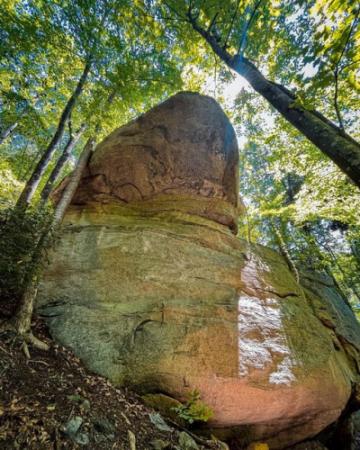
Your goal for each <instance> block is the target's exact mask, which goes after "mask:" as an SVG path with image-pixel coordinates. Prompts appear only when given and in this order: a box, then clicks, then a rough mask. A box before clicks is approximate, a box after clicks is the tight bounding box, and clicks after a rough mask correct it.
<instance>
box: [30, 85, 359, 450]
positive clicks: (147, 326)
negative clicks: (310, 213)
mask: <svg viewBox="0 0 360 450" xmlns="http://www.w3.org/2000/svg"><path fill="white" fill-rule="evenodd" d="M237 172H238V168H237V147H236V141H235V137H234V132H233V130H232V128H231V125H230V123H229V122H228V120H227V119H226V117H225V115H224V113H223V112H222V111H221V109H220V107H219V106H218V105H217V104H216V103H215V102H214V101H213V100H211V99H209V98H207V97H202V96H199V95H195V94H190V93H181V94H178V95H176V96H174V97H172V98H171V99H170V100H168V101H167V102H165V103H163V104H162V105H159V106H158V107H157V108H155V109H153V110H151V111H150V112H149V113H147V114H145V115H144V116H142V117H141V118H140V119H138V120H136V121H134V122H132V123H131V124H129V125H127V126H125V127H122V128H120V129H118V130H116V131H114V132H113V133H112V134H111V135H110V136H109V137H108V138H107V139H105V141H104V142H102V143H101V144H100V145H99V146H98V148H97V150H96V152H95V154H94V155H93V157H92V159H91V161H90V163H89V167H88V171H87V173H86V174H84V177H83V180H82V183H81V186H80V188H79V190H78V192H77V194H76V196H75V198H74V201H73V204H72V206H71V207H70V208H69V210H68V213H67V215H66V218H65V222H64V228H63V233H62V238H61V240H60V242H59V244H58V246H57V248H56V250H55V251H54V252H53V254H52V257H51V265H50V267H49V268H48V270H47V272H46V274H45V276H44V279H43V283H42V286H41V289H40V292H39V298H38V311H39V312H40V313H41V314H43V315H45V316H47V320H48V324H49V327H50V330H51V332H52V334H53V335H54V336H55V338H56V339H57V340H59V341H60V342H61V343H63V344H65V345H67V346H70V347H71V348H72V349H73V350H74V352H75V353H76V354H77V355H78V356H79V357H81V358H82V359H83V360H84V361H85V363H86V364H87V365H88V367H89V368H91V369H92V370H94V371H96V372H98V373H101V374H103V375H106V376H107V377H109V378H110V379H111V380H112V381H114V382H115V383H120V384H126V385H131V386H133V387H135V388H136V389H138V390H139V391H140V392H142V393H149V392H150V393H151V392H152V393H156V392H162V393H165V394H167V395H170V396H173V397H175V398H177V399H180V400H181V399H184V398H186V395H187V393H188V392H189V391H191V390H193V389H195V388H196V389H199V390H200V392H201V395H202V400H203V401H204V402H205V403H206V404H208V405H209V406H211V408H212V409H213V411H214V413H215V414H214V418H213V419H212V421H211V423H210V425H211V426H212V427H213V428H214V429H217V430H218V432H219V435H221V431H224V432H225V433H226V434H229V432H231V433H233V435H238V436H240V437H241V436H245V437H246V439H247V440H248V442H249V443H250V442H252V441H255V440H263V441H266V442H267V443H268V444H269V446H270V448H271V449H272V448H274V449H276V448H284V447H286V446H290V445H293V444H296V443H297V442H300V441H301V440H303V439H305V438H310V437H312V436H315V435H316V434H317V433H318V432H320V431H321V430H322V429H324V428H325V427H326V426H327V425H329V424H331V423H332V422H334V421H335V420H336V419H337V418H338V417H339V416H340V414H341V412H342V411H343V409H344V408H345V406H346V404H347V402H348V400H349V397H350V394H351V387H352V384H354V383H356V382H357V380H358V367H359V357H358V356H359V349H360V332H359V326H358V324H357V322H356V319H355V317H354V315H353V313H352V311H351V309H350V308H349V306H348V305H347V304H346V303H345V302H344V300H343V298H342V297H341V296H340V295H339V294H338V293H337V291H336V289H335V287H334V286H333V285H332V283H331V281H330V280H329V279H327V278H325V277H323V276H322V275H318V274H314V273H306V274H304V275H303V288H302V287H300V286H299V285H298V284H297V283H296V282H295V280H294V277H293V275H292V273H291V272H290V271H289V270H288V267H287V265H286V263H285V261H284V260H283V259H282V258H281V257H280V256H279V255H278V254H277V253H275V252H274V251H272V250H269V249H267V248H264V247H261V246H255V245H249V244H247V243H246V242H244V241H241V240H238V239H237V238H236V237H235V236H234V235H233V231H234V230H235V228H236V226H235V224H236V215H237V205H238V200H237V195H238V194H237V193H238V187H237V183H238V182H237Z"/></svg>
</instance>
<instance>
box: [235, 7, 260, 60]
mask: <svg viewBox="0 0 360 450" xmlns="http://www.w3.org/2000/svg"><path fill="white" fill-rule="evenodd" d="M261 2H262V0H258V2H257V3H256V5H255V7H254V9H253V11H252V13H251V15H250V17H249V20H248V21H247V23H246V24H245V28H244V30H243V32H242V33H241V39H240V43H239V47H238V51H237V54H238V55H239V56H241V54H242V53H244V50H245V46H246V39H247V34H248V31H249V30H250V27H251V25H252V22H253V20H254V17H255V14H256V11H257V10H258V9H259V6H260V5H261Z"/></svg>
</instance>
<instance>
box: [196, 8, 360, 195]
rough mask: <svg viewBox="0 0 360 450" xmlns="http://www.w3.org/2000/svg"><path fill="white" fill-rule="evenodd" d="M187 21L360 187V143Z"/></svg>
mask: <svg viewBox="0 0 360 450" xmlns="http://www.w3.org/2000/svg"><path fill="white" fill-rule="evenodd" d="M188 20H189V22H190V24H191V25H192V27H193V29H194V30H195V31H197V32H198V33H199V34H200V35H201V36H202V37H203V38H204V39H205V40H206V41H207V42H208V44H209V45H210V46H211V48H212V49H213V51H214V52H215V53H216V54H217V55H218V56H219V57H220V58H221V59H222V61H224V62H225V64H227V66H228V67H230V68H231V69H233V70H234V71H236V72H237V73H238V74H239V75H241V76H243V77H244V78H245V79H246V80H247V81H248V82H249V83H250V85H251V86H252V88H253V89H254V90H255V91H256V92H258V93H259V94H260V95H262V96H263V97H264V98H265V99H266V100H267V101H268V102H269V103H270V104H271V105H272V106H273V107H274V108H275V109H276V110H277V111H278V112H279V113H280V114H281V115H282V116H283V117H284V118H285V119H286V120H287V121H288V122H290V123H291V124H292V125H294V127H295V128H297V129H298V130H299V131H300V132H301V133H302V134H303V135H304V136H306V137H307V138H308V139H309V140H310V141H311V142H312V143H313V144H314V145H315V146H316V147H318V148H319V150H321V151H322V152H323V153H324V154H325V155H326V156H328V157H329V158H330V159H331V160H332V161H333V162H334V163H335V164H336V165H337V166H338V167H339V168H340V169H341V170H342V171H343V172H344V173H345V174H346V175H348V177H349V178H350V179H351V180H352V181H353V182H354V183H355V184H356V185H357V186H358V187H360V144H359V143H358V142H357V141H355V140H354V139H353V138H352V137H351V136H349V135H348V134H346V133H345V132H344V131H343V130H342V129H341V128H340V127H338V126H336V125H335V124H334V123H333V122H331V121H330V120H328V119H327V118H326V117H324V116H323V115H322V114H321V113H319V112H317V111H314V110H307V109H305V108H303V107H301V106H300V105H297V104H296V95H295V94H293V93H292V92H291V91H289V90H288V89H286V88H285V87H284V86H281V85H280V84H276V83H274V82H272V81H270V80H268V79H267V78H265V77H264V76H263V75H262V73H261V72H260V71H259V69H258V68H257V67H256V66H255V65H254V64H253V63H252V62H251V61H249V60H248V59H247V58H245V57H243V56H241V55H239V54H237V55H235V56H232V55H230V54H229V53H228V52H227V51H226V50H225V49H224V48H223V47H221V45H220V44H219V42H218V41H217V40H216V38H215V37H214V36H212V35H211V34H210V33H209V32H208V31H207V30H205V29H203V28H202V27H201V26H200V25H199V24H198V23H197V21H196V18H194V17H193V16H192V15H191V11H189V12H188Z"/></svg>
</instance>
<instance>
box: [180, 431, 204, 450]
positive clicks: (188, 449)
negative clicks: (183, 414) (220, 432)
mask: <svg viewBox="0 0 360 450" xmlns="http://www.w3.org/2000/svg"><path fill="white" fill-rule="evenodd" d="M179 446H180V449H181V450H199V447H198V445H197V444H196V442H195V441H194V439H193V438H192V437H191V436H190V435H189V434H187V433H185V431H182V432H181V433H179Z"/></svg>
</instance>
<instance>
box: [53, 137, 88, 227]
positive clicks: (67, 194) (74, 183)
mask: <svg viewBox="0 0 360 450" xmlns="http://www.w3.org/2000/svg"><path fill="white" fill-rule="evenodd" d="M94 147H95V137H94V136H91V137H90V138H89V139H88V141H87V143H86V144H85V147H84V150H83V151H82V153H81V155H80V157H79V160H78V162H77V165H76V168H75V170H74V171H73V172H72V174H71V175H70V178H69V182H68V184H67V185H66V187H65V189H64V192H63V194H62V196H61V199H60V201H59V203H58V204H57V205H56V209H55V214H54V219H53V226H58V225H59V224H60V223H61V221H62V220H63V218H64V215H65V212H66V209H67V208H68V206H69V205H70V202H71V200H72V198H73V196H74V194H75V191H76V189H77V187H78V185H79V182H80V178H81V175H82V173H83V171H84V169H85V166H86V164H87V162H88V160H89V158H90V155H91V153H92V151H93V149H94Z"/></svg>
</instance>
